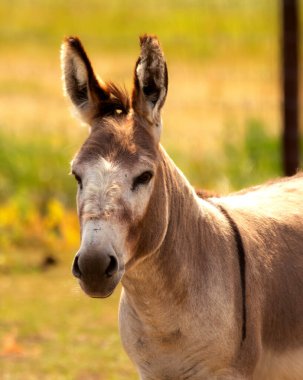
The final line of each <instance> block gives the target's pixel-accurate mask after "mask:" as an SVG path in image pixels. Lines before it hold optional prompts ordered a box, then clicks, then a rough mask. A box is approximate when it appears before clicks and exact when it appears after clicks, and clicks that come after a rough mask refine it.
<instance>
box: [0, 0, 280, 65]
mask: <svg viewBox="0 0 303 380" xmlns="http://www.w3.org/2000/svg"><path fill="white" fill-rule="evenodd" d="M278 12H279V8H278V2H277V1H276V0H270V1H266V2H262V1H256V2H253V1H251V2H250V1H245V2H243V1H239V0H232V1H225V0H209V1H203V2H201V1H198V0H188V1H180V0H178V1H175V0H168V1H165V2H164V1H161V0H147V1H144V2H142V1H139V0H127V1H123V2H121V1H119V0H113V1H110V2H109V1H105V0H89V1H85V2H81V1H66V0H64V1H63V0H55V1H51V0H43V1H42V0H40V1H37V0H36V1H35V0H29V1H26V2H24V1H23V0H14V1H3V2H2V3H1V6H0V19H1V18H2V20H7V19H9V20H10V22H6V23H4V25H3V23H2V27H1V34H0V41H1V42H2V43H3V44H4V45H12V46H18V45H23V44H24V43H26V45H30V44H33V45H39V46H44V47H45V48H46V49H49V48H53V49H54V48H56V47H57V45H58V42H59V41H60V40H61V39H62V36H64V35H68V34H79V35H81V36H82V37H83V38H85V39H86V40H87V41H90V43H91V44H93V45H95V46H96V45H98V46H102V49H106V50H110V51H116V50H119V51H122V52H123V51H124V52H129V51H130V50H132V51H134V49H136V50H137V36H138V35H139V34H142V33H144V32H148V33H156V34H158V35H159V36H161V40H162V41H163V44H164V45H165V48H166V52H167V53H169V54H172V55H174V56H178V57H180V56H181V57H183V58H184V57H190V58H193V57H198V58H201V57H202V58H203V57H209V56H218V55H219V56H221V55H222V53H223V54H228V55H230V54H231V52H233V53H235V52H236V51H237V50H238V51H241V52H243V51H244V52H245V53H246V54H249V55H260V54H267V53H268V50H269V49H271V47H272V44H271V40H273V39H275V38H276V36H277V35H278ZM227 46H228V48H227Z"/></svg>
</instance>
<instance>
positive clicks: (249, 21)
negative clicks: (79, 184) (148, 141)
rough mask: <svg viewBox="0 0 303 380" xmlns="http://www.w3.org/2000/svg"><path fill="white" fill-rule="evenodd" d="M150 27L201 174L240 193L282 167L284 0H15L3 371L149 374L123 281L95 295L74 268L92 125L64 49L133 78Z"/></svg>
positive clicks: (184, 148)
mask: <svg viewBox="0 0 303 380" xmlns="http://www.w3.org/2000/svg"><path fill="white" fill-rule="evenodd" d="M298 3H299V20H300V23H301V25H302V19H303V18H302V17H303V0H299V1H298ZM302 30H303V28H301V31H300V33H301V41H303V38H302ZM145 32H147V33H152V34H157V35H158V37H159V39H160V42H161V44H162V47H163V50H164V52H165V55H166V59H167V63H168V70H169V81H170V83H169V93H168V98H167V101H166V105H165V107H164V112H163V120H164V131H163V138H162V144H163V145H164V147H165V148H166V150H167V151H168V153H169V154H170V155H171V157H172V158H173V159H174V161H175V162H176V164H177V165H178V166H179V167H180V168H181V169H182V170H183V172H184V173H185V175H186V176H187V177H188V178H189V179H190V181H191V182H192V184H193V185H195V186H196V187H199V188H205V189H209V190H213V191H215V192H217V193H227V192H229V191H233V190H237V189H239V188H241V187H244V186H249V185H254V184H258V183H260V182H263V181H265V180H267V179H270V178H272V177H276V176H280V175H282V174H283V172H282V155H281V151H282V143H281V136H282V120H283V117H282V109H281V105H282V103H283V102H282V90H281V86H282V85H281V82H282V79H281V57H282V53H281V1H279V0H266V1H263V0H204V1H200V0H165V1H163V0H153V1H152V0H145V1H141V0H133V1H131V0H124V1H122V0H111V1H105V0H86V1H80V0H74V1H72V0H2V1H1V2H0V55H1V59H0V380H31V379H39V380H41V379H42V380H44V379H47V380H50V379H55V380H57V379H58V380H60V379H73V380H104V379H106V380H108V379H109V380H114V379H119V380H121V379H122V380H123V379H136V378H137V377H136V375H135V371H134V369H133V366H132V364H131V363H130V361H129V360H128V358H127V357H126V355H125V354H124V352H123V350H122V347H121V344H120V340H119V335H118V328H117V308H118V299H119V289H118V290H117V291H116V292H115V294H114V296H113V297H112V298H110V299H107V300H103V301H98V300H92V299H89V298H88V297H86V296H84V295H82V293H81V292H80V290H79V288H78V286H77V284H76V281H75V280H74V279H73V278H72V276H71V273H70V265H71V260H72V257H73V254H74V253H75V252H76V250H77V247H78V244H79V231H78V222H77V218H76V214H75V192H76V184H75V181H74V180H73V178H71V177H70V176H69V175H68V173H69V162H70V160H71V159H72V157H73V155H74V154H75V152H76V151H77V149H78V148H79V147H80V146H81V143H82V142H83V140H84V139H85V137H86V136H87V133H88V131H87V128H86V127H85V126H81V125H80V123H79V122H77V121H76V120H75V119H73V118H72V116H71V113H70V111H69V103H68V101H67V100H66V99H65V98H64V97H63V95H62V85H61V72H60V62H59V49H60V44H61V41H62V39H63V38H64V36H67V35H78V36H79V37H80V38H81V40H82V42H83V44H84V46H85V48H86V50H87V53H88V55H89V56H90V58H91V61H92V63H93V66H94V67H95V71H96V72H97V73H98V74H99V75H100V76H101V77H102V78H103V79H104V80H113V81H115V82H117V83H120V84H125V85H126V87H127V88H128V89H129V90H131V86H132V73H133V68H134V64H135V61H136V59H137V56H138V54H139V46H138V36H139V35H140V34H143V33H145ZM302 53H303V49H301V62H303V61H302ZM299 70H300V71H301V72H302V69H301V66H300V67H299ZM300 81H301V82H300V83H299V87H300V88H301V89H302V87H303V82H302V75H301V79H300ZM300 105H301V109H303V107H302V100H301V103H300ZM299 125H301V128H302V114H301V119H300V120H299Z"/></svg>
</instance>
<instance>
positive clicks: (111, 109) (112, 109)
mask: <svg viewBox="0 0 303 380" xmlns="http://www.w3.org/2000/svg"><path fill="white" fill-rule="evenodd" d="M105 86H106V90H107V91H108V93H109V95H110V97H109V99H108V100H107V101H106V103H107V107H106V110H107V112H106V114H108V115H111V116H113V115H119V114H120V115H127V114H128V113H129V110H130V97H129V94H128V92H127V90H126V88H125V87H120V86H117V85H116V84H115V83H113V82H106V83H105ZM103 107H104V104H103ZM104 108H105V107H104Z"/></svg>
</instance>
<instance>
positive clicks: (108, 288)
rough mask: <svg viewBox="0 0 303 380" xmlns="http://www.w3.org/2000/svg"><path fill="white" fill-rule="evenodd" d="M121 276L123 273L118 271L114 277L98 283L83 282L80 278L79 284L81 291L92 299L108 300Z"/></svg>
mask: <svg viewBox="0 0 303 380" xmlns="http://www.w3.org/2000/svg"><path fill="white" fill-rule="evenodd" d="M122 275H123V271H118V272H117V273H116V274H115V275H114V276H111V277H110V278H107V279H106V280H104V278H103V279H102V280H99V281H92V282H91V281H85V280H84V279H82V278H80V279H79V280H78V281H79V284H80V287H81V289H82V290H83V291H84V293H85V294H87V295H88V296H89V297H92V298H108V297H110V296H111V295H112V294H113V292H114V291H115V289H116V287H117V285H118V284H119V282H120V280H121V278H122Z"/></svg>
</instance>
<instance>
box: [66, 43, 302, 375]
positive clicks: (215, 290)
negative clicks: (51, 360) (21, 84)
mask: <svg viewBox="0 0 303 380" xmlns="http://www.w3.org/2000/svg"><path fill="white" fill-rule="evenodd" d="M65 44H67V46H66V47H65V49H66V51H65V54H64V55H63V57H64V58H63V62H64V65H63V66H64V70H65V71H64V72H65V76H66V78H65V81H66V89H67V92H72V93H71V94H69V95H70V97H71V100H72V101H73V102H74V104H75V106H76V107H77V108H78V111H80V113H81V116H82V117H83V115H84V118H86V120H87V121H88V122H89V123H90V125H91V127H92V128H91V134H90V136H89V137H88V139H87V140H86V142H85V143H84V144H83V146H82V148H81V149H80V152H79V153H78V155H77V156H76V158H75V160H74V163H73V167H74V170H76V171H77V169H78V168H81V169H82V170H84V169H83V168H86V170H88V169H87V168H89V167H90V166H92V165H96V162H98V159H99V158H100V157H102V158H104V159H106V160H108V161H109V162H110V163H113V164H115V165H116V166H119V170H121V174H122V173H124V171H125V172H126V173H130V174H131V175H135V176H137V175H138V173H137V172H136V170H135V169H136V168H137V167H139V163H140V160H141V161H142V159H144V160H145V162H148V163H149V167H152V168H153V176H154V178H153V181H152V182H151V183H152V185H151V184H149V185H148V186H147V185H146V186H145V187H142V188H141V190H140V191H141V193H140V194H141V197H142V199H143V198H144V194H147V193H148V189H150V193H148V194H149V195H148V196H149V198H148V202H147V206H146V207H145V208H144V209H143V210H139V212H138V211H137V212H138V215H139V216H138V215H137V214H135V211H134V210H136V208H134V209H131V207H130V204H131V202H130V201H129V200H127V199H126V198H123V196H124V194H122V195H121V196H120V198H119V197H118V198H117V200H116V202H117V205H118V206H119V207H116V209H117V210H120V211H119V212H121V209H125V216H124V217H122V216H121V214H119V215H118V216H119V217H118V218H117V215H116V214H115V213H114V211H113V212H112V213H110V214H109V215H108V216H107V219H106V223H110V222H111V221H112V223H116V224H117V225H119V226H120V228H121V234H120V235H121V236H122V234H125V241H124V250H125V252H126V253H125V257H126V259H125V260H126V263H125V273H124V276H123V278H122V285H123V293H122V297H121V304H120V329H121V337H122V342H123V344H124V347H125V349H126V351H127V352H128V354H129V356H130V357H131V358H132V360H133V361H134V363H135V364H136V366H137V368H138V371H139V373H140V376H141V379H143V380H176V379H178V380H186V379H192V380H203V379H214V380H219V379H221V380H223V379H224V380H231V379H233V380H235V379H242V380H244V379H245V380H249V379H253V380H302V379H303V361H302V358H303V317H302V316H303V302H302V289H303V248H302V247H303V202H302V200H303V176H302V175H297V176H295V177H292V178H288V179H281V180H279V181H276V182H273V183H268V184H265V185H262V186H258V187H254V188H251V189H248V190H244V191H242V192H238V193H234V194H231V195H229V196H226V197H216V196H214V195H211V194H209V193H205V192H203V191H202V192H201V191H197V194H198V195H197V194H196V192H195V191H194V189H193V188H192V187H191V186H190V184H189V183H188V181H187V180H186V179H185V177H184V176H183V175H182V173H180V171H179V170H178V169H177V168H176V167H175V165H174V164H173V162H172V161H171V160H170V158H169V157H168V156H167V154H166V153H165V151H164V150H163V148H162V147H161V146H160V145H159V138H160V129H161V115H160V111H161V107H162V106H163V104H164V100H165V97H166V93H167V83H168V81H167V69H166V63H165V59H164V55H163V53H162V51H161V49H160V45H159V43H158V40H157V39H156V38H155V37H152V36H144V37H143V38H142V39H141V55H140V58H139V60H138V61H137V64H136V68H135V78H134V90H133V94H132V99H131V100H129V99H128V97H127V96H126V95H125V94H124V93H121V92H120V91H119V90H118V89H117V88H116V87H115V86H114V85H107V86H101V85H99V84H98V83H97V82H96V79H95V78H96V77H95V75H94V73H93V71H92V69H91V65H90V62H89V61H88V58H87V56H86V54H85V52H84V49H83V48H82V45H80V43H79V42H75V40H67V41H66V42H65ZM75 54H76V56H75ZM78 57H80V58H81V60H82V61H80V62H79V61H78ZM73 64H78V65H79V66H78V68H79V70H78V71H77V70H75V69H74V68H73ZM83 67H85V68H86V70H85V69H83ZM85 78H87V82H85ZM75 80H76V85H75V83H74V82H73V81H75ZM70 81H71V82H70ZM77 81H78V82H77ZM70 83H71V84H73V83H74V86H72V85H70ZM85 85H86V86H87V87H85ZM87 88H88V91H86V93H85V90H87ZM79 94H80V95H81V96H82V95H83V94H84V95H86V96H87V99H86V101H85V102H84V103H82V102H78V98H77V96H79ZM110 94H112V95H110ZM118 104H119V107H118ZM129 104H131V105H132V106H131V108H129ZM105 105H106V107H105ZM123 107H124V108H123ZM118 108H119V109H121V112H116V111H117V109H118ZM87 109H89V117H88V116H87V115H88V112H87ZM104 109H107V110H109V111H108V112H105V113H104ZM138 170H139V169H138ZM121 177H122V175H121ZM117 178H118V177H117V176H116V177H115V179H116V180H117V181H118V180H120V177H119V178H118V179H117ZM121 181H122V180H121ZM121 183H122V182H121ZM126 183H127V184H129V182H126ZM122 186H126V185H125V183H123V184H121V187H120V188H122ZM128 186H129V185H128ZM129 191H132V190H129V188H127V191H126V193H127V192H129ZM144 192H145V193H144ZM138 194H139V193H138ZM138 194H137V195H138ZM92 196H93V195H92ZM135 196H136V194H135V193H134V192H132V193H131V196H130V198H131V199H134V198H135ZM198 196H199V197H201V198H199V197H198ZM146 197H147V195H146ZM144 199H145V198H144ZM146 199H147V198H146ZM89 201H90V203H93V201H94V200H93V199H89ZM102 201H104V200H103V199H100V200H96V205H97V206H96V210H97V212H99V211H100V210H102V206H100V207H99V203H100V204H102ZM98 202H99V203H98ZM142 204H145V203H144V202H143V203H142ZM117 205H115V206H117ZM141 211H142V212H141ZM81 212H82V211H81V209H80V210H79V213H80V219H81ZM117 212H118V211H117ZM95 215H99V218H100V219H101V222H102V223H103V219H102V218H103V216H102V214H101V213H100V214H95ZM94 218H96V219H98V218H97V217H95V216H94ZM101 222H100V223H101ZM106 223H105V224H104V226H106V225H107V224H106ZM119 223H120V224H119ZM115 227H116V228H118V227H117V226H115ZM104 228H105V227H104ZM125 231H126V232H125ZM101 233H102V231H101ZM120 235H119V236H120ZM102 236H103V235H100V238H102ZM117 236H118V235H117ZM123 236H124V235H123ZM109 238H110V237H109ZM239 241H240V243H239ZM241 257H242V259H243V260H245V268H244V261H242V262H241ZM244 269H245V270H244ZM244 311H245V312H244ZM244 320H245V321H244ZM243 326H244V327H243ZM243 331H244V332H243ZM277 368H278V369H277Z"/></svg>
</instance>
